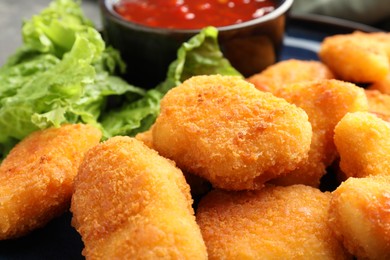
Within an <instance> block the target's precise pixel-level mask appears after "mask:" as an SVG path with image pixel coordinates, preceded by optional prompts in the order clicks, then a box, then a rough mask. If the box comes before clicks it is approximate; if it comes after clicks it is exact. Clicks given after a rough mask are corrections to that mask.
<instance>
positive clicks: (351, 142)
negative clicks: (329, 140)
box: [334, 112, 390, 177]
mask: <svg viewBox="0 0 390 260" xmlns="http://www.w3.org/2000/svg"><path fill="white" fill-rule="evenodd" d="M334 142H335V144H336V147H337V151H338V153H339V154H340V168H341V170H342V171H343V172H344V174H345V175H346V176H347V177H366V176H369V175H378V174H382V173H389V172H390V124H389V123H388V122H386V121H384V120H383V119H381V118H379V117H377V116H376V115H374V114H371V113H369V112H355V113H348V114H346V115H345V116H344V117H343V118H342V119H341V120H340V122H339V123H338V124H337V126H336V128H335V135H334Z"/></svg>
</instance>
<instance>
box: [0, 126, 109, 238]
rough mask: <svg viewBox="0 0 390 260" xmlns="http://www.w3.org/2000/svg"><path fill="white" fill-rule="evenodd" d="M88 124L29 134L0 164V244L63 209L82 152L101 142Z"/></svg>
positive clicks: (51, 217) (18, 235) (97, 133)
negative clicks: (0, 241)
mask: <svg viewBox="0 0 390 260" xmlns="http://www.w3.org/2000/svg"><path fill="white" fill-rule="evenodd" d="M101 136H102V134H101V132H100V130H98V129H96V128H95V127H93V126H91V125H82V124H74V125H72V124H68V125H63V126H61V127H59V128H49V129H46V130H41V131H37V132H34V133H32V134H31V135H29V136H28V137H26V138H25V139H24V140H22V141H21V142H20V143H19V144H17V145H16V146H15V147H14V148H13V149H12V150H11V152H10V153H9V154H8V156H7V157H6V158H5V159H4V161H3V162H2V164H1V166H0V240H2V239H9V238H16V237H20V236H23V235H25V234H26V233H29V232H30V231H32V230H34V229H37V228H40V227H42V226H44V225H45V224H46V223H47V222H49V221H50V220H51V219H53V218H54V217H56V216H59V215H60V214H62V213H63V212H65V210H67V209H68V207H69V204H70V199H71V196H72V191H73V190H72V186H73V181H74V178H75V176H76V174H77V170H78V167H79V165H80V163H81V160H82V158H83V156H84V153H85V152H86V151H87V150H88V149H89V148H91V147H92V146H94V145H96V144H97V143H98V142H99V141H100V138H101Z"/></svg>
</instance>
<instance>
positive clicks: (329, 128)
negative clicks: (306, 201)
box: [274, 79, 368, 187]
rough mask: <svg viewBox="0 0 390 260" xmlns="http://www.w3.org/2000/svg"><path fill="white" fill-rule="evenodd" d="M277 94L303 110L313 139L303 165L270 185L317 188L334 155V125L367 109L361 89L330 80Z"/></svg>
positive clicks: (286, 88)
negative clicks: (301, 185)
mask: <svg viewBox="0 0 390 260" xmlns="http://www.w3.org/2000/svg"><path fill="white" fill-rule="evenodd" d="M277 95H278V96H279V97H283V98H285V99H286V100H287V101H289V102H291V103H293V104H295V105H297V106H298V107H300V108H302V109H303V110H305V111H306V113H307V114H308V116H309V121H310V123H311V125H312V129H313V136H312V140H311V146H310V151H309V159H308V160H307V163H305V164H303V165H302V166H301V167H299V168H298V169H297V170H294V171H293V172H291V173H289V174H288V175H286V176H285V177H281V178H278V179H277V180H276V181H275V182H274V183H277V184H283V185H291V184H306V185H310V186H313V187H318V186H319V184H320V179H321V177H322V176H323V175H324V174H325V173H326V168H327V167H328V166H329V165H331V163H332V162H333V161H334V159H335V158H336V156H337V151H336V147H335V145H334V142H333V135H334V128H335V126H336V125H337V123H338V122H339V121H340V120H341V118H343V116H344V115H345V114H346V113H348V112H355V111H367V110H368V102H367V98H366V95H365V93H364V90H363V89H362V88H360V87H358V86H356V85H354V84H352V83H348V82H343V81H339V80H334V79H332V80H319V81H312V82H301V83H296V84H290V85H288V86H286V87H285V88H284V89H281V90H280V91H279V92H278V94H277Z"/></svg>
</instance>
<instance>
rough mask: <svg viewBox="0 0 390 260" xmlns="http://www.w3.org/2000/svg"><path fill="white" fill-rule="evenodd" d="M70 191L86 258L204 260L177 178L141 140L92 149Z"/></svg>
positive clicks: (112, 141)
mask: <svg viewBox="0 0 390 260" xmlns="http://www.w3.org/2000/svg"><path fill="white" fill-rule="evenodd" d="M74 189H75V191H74V195H73V197H72V205H71V211H72V213H73V219H72V225H73V226H74V227H75V228H76V229H77V231H78V232H79V233H80V234H81V237H82V240H83V241H84V245H85V248H84V250H83V255H84V256H86V258H87V259H207V251H206V247H205V244H204V242H203V239H202V236H201V233H200V230H199V227H198V225H197V224H196V222H195V216H194V211H193V209H192V207H191V204H192V199H191V196H190V190H189V186H188V184H187V183H186V182H185V179H184V176H183V173H182V172H181V171H180V170H179V169H178V168H176V167H175V166H174V165H173V163H172V162H171V161H169V160H167V159H165V158H163V157H161V156H159V155H158V154H157V152H156V151H154V150H152V149H150V148H148V147H147V146H145V145H144V144H143V143H142V142H141V141H138V140H136V139H135V138H130V137H113V138H111V139H109V140H107V141H105V142H104V143H101V144H99V145H97V146H95V147H94V148H92V149H91V150H90V151H88V153H87V154H86V156H85V159H84V161H83V163H82V164H81V166H80V170H79V173H78V175H77V178H76V180H75V186H74Z"/></svg>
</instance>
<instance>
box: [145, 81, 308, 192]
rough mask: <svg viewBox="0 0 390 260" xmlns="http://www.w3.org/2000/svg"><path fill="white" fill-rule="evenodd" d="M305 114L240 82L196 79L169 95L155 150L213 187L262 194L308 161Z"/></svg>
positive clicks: (156, 126) (164, 102)
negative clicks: (264, 188)
mask: <svg viewBox="0 0 390 260" xmlns="http://www.w3.org/2000/svg"><path fill="white" fill-rule="evenodd" d="M311 135H312V132H311V125H310V123H309V121H308V118H307V115H306V113H305V112H304V111H303V110H302V109H300V108H298V107H296V106H295V105H292V104H289V103H288V102H287V101H285V100H284V99H281V98H277V97H275V96H274V95H272V94H271V93H266V92H262V91H259V90H257V89H256V88H255V87H254V86H253V85H252V84H250V83H248V82H246V81H245V80H243V79H241V78H239V77H231V76H218V75H214V76H196V77H192V78H191V79H189V80H187V81H185V82H184V83H183V84H182V85H180V86H178V87H176V88H174V89H172V90H171V91H169V92H168V93H167V94H166V95H165V97H164V98H163V100H162V101H161V113H160V115H159V117H158V118H157V120H156V122H155V124H154V127H153V145H154V148H155V149H156V150H157V151H158V152H159V153H160V154H161V155H163V156H165V157H167V158H170V159H172V160H174V161H175V162H176V163H177V165H178V167H179V168H181V169H182V170H183V171H185V172H189V173H193V174H196V175H199V176H201V177H203V178H205V179H207V180H209V181H210V182H211V183H212V185H213V186H214V187H218V188H223V189H230V190H241V189H257V188H261V187H262V186H263V184H264V182H266V181H268V180H269V179H272V178H275V177H277V176H279V175H280V174H282V173H284V172H287V171H291V170H293V169H295V168H296V167H297V166H298V165H300V164H301V163H302V161H304V160H306V159H307V153H308V150H309V147H310V140H311Z"/></svg>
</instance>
